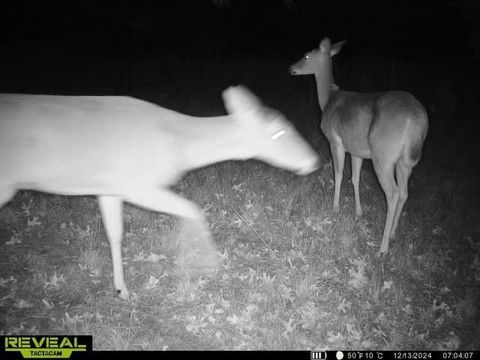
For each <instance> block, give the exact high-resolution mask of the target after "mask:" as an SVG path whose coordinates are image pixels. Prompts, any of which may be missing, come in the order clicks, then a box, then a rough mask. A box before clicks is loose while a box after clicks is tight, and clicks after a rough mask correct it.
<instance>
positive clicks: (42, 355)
mask: <svg viewBox="0 0 480 360" xmlns="http://www.w3.org/2000/svg"><path fill="white" fill-rule="evenodd" d="M2 337H3V341H2V343H3V350H4V351H6V352H11V351H16V352H19V353H21V354H22V356H23V358H24V359H60V358H63V359H69V358H70V356H71V355H72V353H73V352H75V351H80V352H85V351H92V337H91V336H2Z"/></svg>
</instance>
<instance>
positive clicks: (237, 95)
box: [222, 85, 262, 114]
mask: <svg viewBox="0 0 480 360" xmlns="http://www.w3.org/2000/svg"><path fill="white" fill-rule="evenodd" d="M222 97H223V102H224V103H225V108H226V109H227V111H228V113H229V114H237V113H244V112H247V111H252V110H258V109H259V108H260V107H262V103H261V102H260V100H259V99H258V98H257V97H256V96H255V95H254V94H253V93H252V92H251V91H250V90H248V89H247V88H246V87H244V86H241V85H240V86H230V87H229V88H227V89H225V90H224V91H223V93H222Z"/></svg>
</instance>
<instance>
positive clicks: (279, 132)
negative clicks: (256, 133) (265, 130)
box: [271, 129, 285, 140]
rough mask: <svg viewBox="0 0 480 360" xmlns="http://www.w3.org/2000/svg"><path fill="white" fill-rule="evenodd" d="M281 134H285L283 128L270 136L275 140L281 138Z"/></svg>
mask: <svg viewBox="0 0 480 360" xmlns="http://www.w3.org/2000/svg"><path fill="white" fill-rule="evenodd" d="M283 135H285V130H284V129H281V130H278V131H276V132H275V133H273V134H272V136H271V138H272V140H277V139H278V138H281V137H282V136H283Z"/></svg>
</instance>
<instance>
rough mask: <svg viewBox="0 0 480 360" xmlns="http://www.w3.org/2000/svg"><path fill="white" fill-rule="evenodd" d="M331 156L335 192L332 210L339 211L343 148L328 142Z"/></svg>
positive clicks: (343, 157)
mask: <svg viewBox="0 0 480 360" xmlns="http://www.w3.org/2000/svg"><path fill="white" fill-rule="evenodd" d="M330 150H331V152H332V158H333V170H334V172H335V194H334V197H333V211H334V212H336V213H338V212H339V211H340V188H341V187H342V179H343V164H344V163H345V149H344V148H343V146H341V145H338V144H333V143H331V144H330Z"/></svg>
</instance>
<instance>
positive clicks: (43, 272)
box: [0, 62, 480, 350]
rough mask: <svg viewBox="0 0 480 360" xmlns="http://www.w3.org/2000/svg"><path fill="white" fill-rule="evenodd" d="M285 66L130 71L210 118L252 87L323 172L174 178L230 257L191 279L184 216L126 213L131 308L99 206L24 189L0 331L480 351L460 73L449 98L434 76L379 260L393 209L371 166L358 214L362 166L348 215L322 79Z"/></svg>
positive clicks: (8, 250) (469, 121)
mask: <svg viewBox="0 0 480 360" xmlns="http://www.w3.org/2000/svg"><path fill="white" fill-rule="evenodd" d="M287 65H288V64H279V65H276V66H275V67H272V66H267V65H266V64H262V63H261V62H260V63H253V62H252V63H245V65H243V66H242V65H238V64H237V65H235V64H228V63H225V64H216V66H212V67H211V68H201V69H197V70H196V69H189V71H188V72H187V71H186V70H185V69H187V68H186V67H185V69H183V68H182V70H185V71H179V69H180V68H177V71H175V72H173V73H175V75H172V74H170V75H168V76H167V75H158V76H156V77H155V76H151V77H150V78H148V79H149V81H147V80H145V79H147V74H156V72H155V71H157V72H158V69H157V70H155V68H154V67H152V66H151V64H150V67H149V64H143V65H139V66H138V68H137V69H136V72H135V74H136V75H135V77H132V79H130V80H132V81H131V82H130V84H133V85H130V86H132V87H131V88H130V90H129V91H131V92H133V93H134V94H135V95H137V96H139V97H143V98H146V99H150V100H153V101H156V102H158V103H160V104H162V105H164V106H167V107H171V108H174V109H177V110H181V111H183V112H186V113H190V114H195V115H198V116H201V115H215V114H221V113H223V110H222V104H221V100H220V96H219V94H220V91H221V89H222V88H223V87H225V86H227V85H228V84H229V83H232V82H233V83H235V82H237V83H238V82H242V83H246V84H247V85H249V86H250V87H252V89H253V90H254V91H255V92H257V93H258V94H259V95H260V96H261V97H262V98H263V99H265V101H266V102H267V103H268V104H270V105H272V106H273V107H276V108H279V109H280V110H282V111H283V112H284V113H285V114H286V115H287V116H288V117H289V118H290V119H291V120H292V121H293V122H295V123H296V124H297V125H298V127H299V129H300V130H301V131H302V132H303V133H304V134H306V136H307V138H309V140H311V141H312V142H313V143H315V146H316V147H317V148H318V151H319V152H320V154H321V157H322V159H323V165H322V167H321V168H320V169H319V170H318V171H316V172H315V173H313V174H312V175H310V176H307V177H296V176H294V175H292V174H290V173H287V172H284V171H282V170H278V169H275V168H272V167H269V166H267V165H264V164H261V163H258V162H255V161H249V162H226V163H222V164H217V165H214V166H210V167H208V168H205V169H201V170H197V171H194V172H191V173H190V174H189V175H188V176H187V177H186V178H185V179H184V180H183V181H182V182H181V183H180V184H179V185H178V186H177V187H176V191H177V192H179V193H181V194H183V195H184V196H185V197H187V198H189V199H192V200H193V201H195V202H196V203H197V204H199V205H200V206H201V207H202V208H203V209H204V211H205V213H206V215H207V218H208V221H209V225H210V229H211V231H212V233H213V236H214V239H215V241H216V244H217V247H218V249H219V252H220V253H221V257H222V264H221V267H220V270H219V271H218V273H216V274H215V275H214V276H211V277H190V276H187V275H186V274H182V273H181V272H178V271H177V270H178V257H179V254H178V251H177V250H178V239H179V235H178V234H179V230H180V224H179V222H178V221H177V220H176V219H175V218H173V217H171V216H168V215H164V214H153V213H150V212H148V211H144V210H141V209H138V208H135V207H131V206H128V205H127V206H126V208H125V211H124V218H125V238H124V258H125V264H126V268H125V272H126V278H127V284H128V285H129V287H130V290H131V291H133V293H134V297H133V299H132V300H131V301H128V302H127V301H123V300H120V299H118V298H117V297H115V295H114V291H113V280H112V269H111V259H110V252H109V248H108V243H107V241H106V238H105V235H104V232H103V228H102V223H101V217H100V214H99V211H98V208H97V204H96V201H95V198H93V197H60V196H53V195H48V194H40V193H34V192H26V191H25V192H19V193H18V194H17V196H16V197H15V198H14V199H13V200H12V201H11V202H10V203H9V204H8V205H6V206H5V207H3V208H2V209H1V210H0V239H1V241H0V253H1V254H2V258H1V260H0V333H1V334H63V333H67V334H92V335H93V339H94V349H97V350H98V349H115V350H122V349H135V350H141V349H143V350H154V349H161V350H165V349H167V350H173V349H211V350H214V349H338V348H342V349H374V348H375V349H458V348H463V349H465V348H467V349H477V350H479V349H480V342H479V339H480V330H479V325H478V324H479V323H480V312H479V309H478V304H479V303H480V301H479V300H480V289H479V287H480V242H479V237H480V227H479V225H478V224H480V210H479V209H480V207H479V203H480V201H479V198H478V191H476V189H477V184H478V175H477V174H476V173H475V172H474V171H472V166H473V167H475V166H476V165H478V162H475V161H476V160H475V159H474V157H473V156H471V155H469V154H472V153H473V151H474V150H475V149H476V147H477V145H476V143H475V140H474V139H475V137H474V133H475V131H476V130H477V129H478V126H477V125H476V124H475V123H474V122H473V116H469V115H468V114H469V111H468V106H467V105H468V101H466V100H465V98H467V97H463V102H462V103H459V102H457V101H456V97H455V96H453V90H451V88H450V87H449V86H450V83H447V84H446V85H445V86H446V88H445V89H443V90H440V89H441V87H440V86H438V83H434V84H432V85H431V87H429V89H434V91H432V92H433V95H431V96H430V97H429V96H423V95H422V94H426V93H427V91H425V92H422V89H421V87H420V86H418V89H419V90H418V96H419V97H420V99H421V100H422V101H423V102H424V104H425V105H426V106H427V108H428V110H429V115H430V122H431V130H430V134H429V137H428V138H427V144H426V147H425V151H424V155H423V159H422V161H421V162H420V164H419V165H418V166H417V167H416V168H415V169H414V172H413V175H412V178H411V181H410V187H409V195H410V197H409V199H408V202H407V205H406V207H405V210H404V214H403V215H402V217H401V220H400V227H399V237H398V240H396V241H394V242H393V243H391V250H390V253H389V255H388V256H387V257H386V258H384V259H379V258H377V257H376V252H377V251H378V247H379V244H380V238H381V232H382V230H383V224H384V216H385V210H386V204H385V199H384V194H383V192H382V191H381V189H380V187H379V185H378V183H377V180H376V178H375V174H374V173H373V171H372V167H371V164H370V163H368V162H367V163H366V164H365V165H364V169H363V171H362V178H361V196H362V204H363V208H364V215H363V217H362V218H360V219H355V216H354V199H353V189H352V186H351V183H350V181H349V180H348V179H349V178H350V173H349V163H347V164H346V173H345V176H344V184H343V188H342V196H341V212H340V214H338V215H334V214H333V213H332V211H331V207H332V201H333V173H332V165H331V160H330V155H329V153H328V150H327V147H326V145H325V141H324V139H323V138H322V137H321V136H320V135H319V133H318V131H316V130H315V131H314V130H312V129H313V124H314V123H315V121H318V114H319V110H318V108H317V107H316V106H317V105H316V103H315V101H316V100H315V93H314V88H313V87H312V81H313V80H312V79H308V78H304V79H300V78H296V79H293V78H290V77H289V76H288V74H287V73H286V69H287ZM367 65H368V64H367ZM367 65H365V68H364V69H367ZM373 65H375V64H373ZM373 65H372V64H371V66H373ZM387 65H388V66H390V67H392V66H391V63H389V64H387ZM141 66H143V68H142V67H141ZM262 66H263V68H262ZM395 66H397V67H396V69H397V70H398V69H400V70H399V71H403V72H405V73H407V72H410V70H411V69H410V68H409V67H408V64H407V65H405V64H403V65H402V66H403V67H402V66H400V67H398V66H399V65H398V64H397V65H395ZM85 68H86V69H87V70H85V71H86V72H88V66H87V65H85ZM106 68H107V67H106ZM259 68H261V69H265V71H258V69H259ZM344 68H345V69H347V68H348V67H347V66H346V65H344ZM349 69H350V71H352V72H355V69H353V70H352V68H349ZM385 69H386V68H385ZM214 70H215V71H216V73H215V80H211V79H212V73H213V72H214ZM119 72H120V71H119ZM371 73H372V77H373V72H371ZM379 73H381V72H379ZM227 74H231V75H227ZM254 74H255V76H253V75H254ZM384 74H385V72H384ZM392 74H397V73H396V72H392ZM257 75H258V76H257ZM76 76H78V81H79V82H80V81H83V83H82V86H79V87H77V88H76V89H77V91H78V89H82V88H83V89H96V90H97V92H100V93H101V92H102V91H103V92H105V93H108V92H112V91H113V90H114V88H115V86H114V85H112V82H111V81H109V80H108V79H107V80H105V77H104V78H103V79H104V81H105V84H108V87H107V86H106V85H105V87H103V88H102V87H101V86H103V85H101V86H100V85H99V84H98V83H96V84H95V85H92V84H90V83H85V82H88V81H90V80H91V81H92V82H93V81H96V82H101V80H102V78H101V77H97V78H95V77H94V76H91V77H90V78H89V77H86V76H82V74H77V75H76ZM105 76H106V75H105ZM162 76H163V77H162ZM362 76H364V72H362ZM26 78H27V76H26ZM112 78H113V76H112ZM160 78H161V80H162V82H159V83H160V84H162V85H161V86H160V85H156V80H158V79H160ZM89 79H90V80H89ZM384 79H385V78H384ZM396 79H402V81H403V83H398V82H396ZM70 80H71V79H70ZM311 80H312V81H311ZM343 80H344V81H343V84H342V85H345V87H348V86H349V83H348V81H349V79H348V77H346V78H345V79H343ZM59 81H60V80H59ZM208 81H211V86H208V87H207V89H205V91H204V90H202V89H201V87H202V86H201V84H202V83H203V84H205V83H207V82H208ZM356 81H357V82H356ZM384 81H385V83H379V82H375V81H371V85H372V87H374V86H378V88H377V89H380V88H388V87H389V86H390V85H391V86H392V87H393V86H395V85H397V84H398V85H399V86H400V87H402V88H408V87H409V86H410V87H411V88H410V90H411V91H412V92H414V93H415V91H414V90H415V85H416V84H415V83H412V81H413V80H411V81H410V82H405V77H401V76H398V75H395V77H390V78H388V77H387V78H386V80H384ZM417 81H419V83H420V82H422V79H418V80H417ZM350 82H351V84H356V83H360V82H361V80H358V79H353V78H352V79H350ZM363 84H364V83H363ZM18 86H20V85H18ZM51 86H53V85H51ZM351 87H353V88H354V86H353V85H351ZM204 88H205V86H204ZM48 89H49V90H50V91H49V92H58V91H57V90H58V89H61V86H60V85H59V86H57V87H53V88H48ZM41 90H42V89H39V92H41ZM362 90H368V89H362ZM372 90H373V89H372ZM18 91H20V90H18ZM415 94H416V95H417V93H415ZM465 104H467V105H465ZM460 114H461V120H460ZM470 114H473V112H472V113H470ZM454 119H455V122H454V121H453V120H454ZM449 124H450V125H449Z"/></svg>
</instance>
